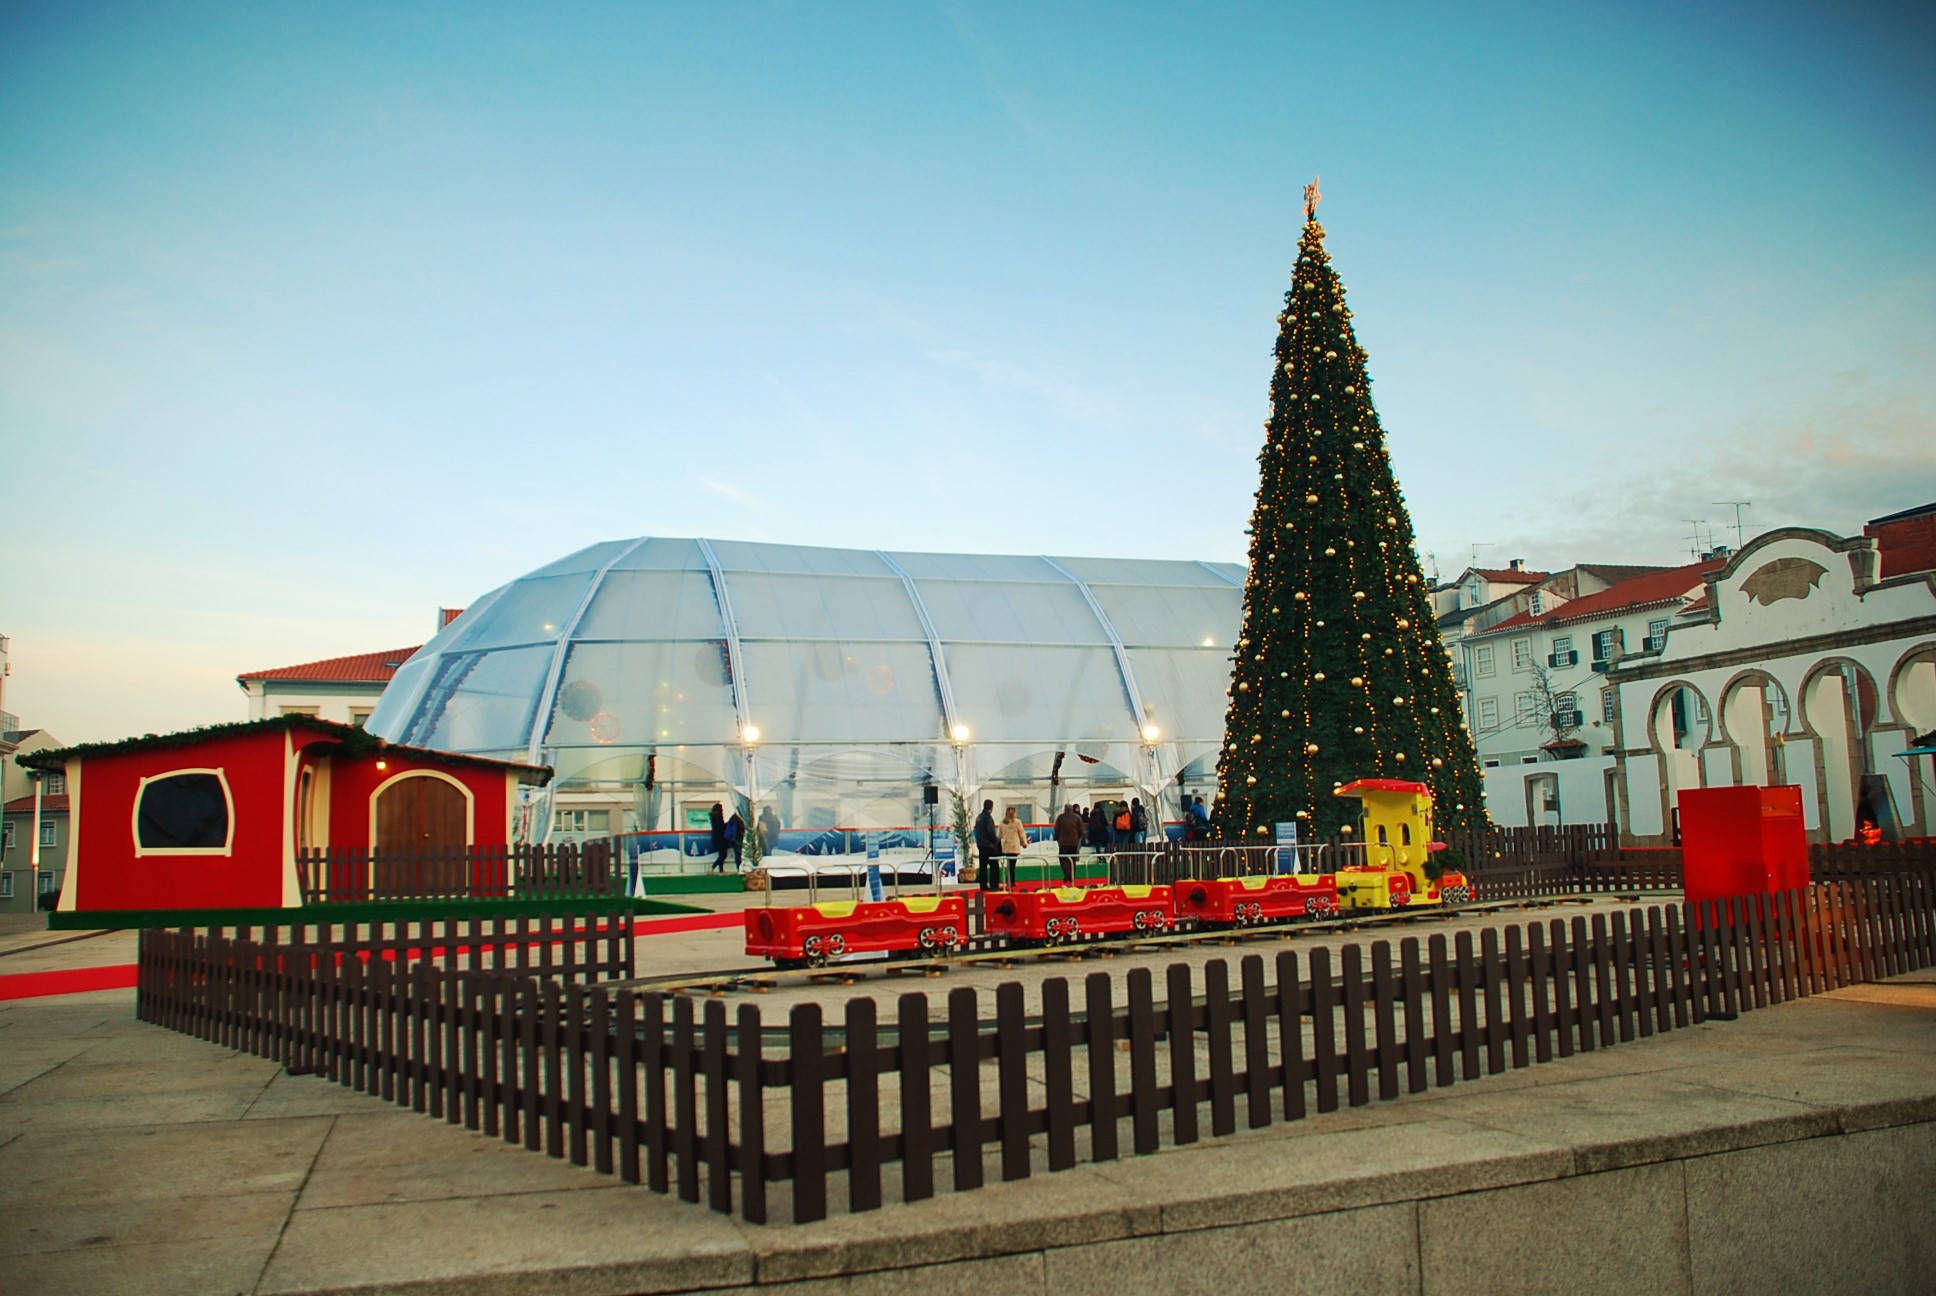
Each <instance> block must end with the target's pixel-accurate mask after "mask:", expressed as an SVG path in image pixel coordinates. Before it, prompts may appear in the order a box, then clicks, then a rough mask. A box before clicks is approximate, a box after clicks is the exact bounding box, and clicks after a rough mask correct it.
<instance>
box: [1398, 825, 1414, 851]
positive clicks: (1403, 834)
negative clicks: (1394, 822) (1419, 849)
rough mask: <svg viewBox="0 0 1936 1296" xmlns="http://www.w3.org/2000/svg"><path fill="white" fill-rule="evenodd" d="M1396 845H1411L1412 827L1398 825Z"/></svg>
mask: <svg viewBox="0 0 1936 1296" xmlns="http://www.w3.org/2000/svg"><path fill="white" fill-rule="evenodd" d="M1398 843H1399V845H1401V846H1410V845H1411V844H1412V826H1411V825H1410V824H1400V825H1398Z"/></svg>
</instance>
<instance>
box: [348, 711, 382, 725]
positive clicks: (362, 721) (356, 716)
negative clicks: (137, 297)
mask: <svg viewBox="0 0 1936 1296" xmlns="http://www.w3.org/2000/svg"><path fill="white" fill-rule="evenodd" d="M375 709H376V708H374V707H351V708H350V723H351V724H353V725H355V726H356V727H357V728H358V729H362V728H364V727H365V726H367V725H368V724H369V722H370V713H371V712H372V711H374V710H375Z"/></svg>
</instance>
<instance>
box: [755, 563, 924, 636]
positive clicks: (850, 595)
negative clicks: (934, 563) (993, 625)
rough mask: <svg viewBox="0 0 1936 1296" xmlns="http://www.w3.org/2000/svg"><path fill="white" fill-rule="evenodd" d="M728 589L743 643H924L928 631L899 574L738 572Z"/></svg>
mask: <svg viewBox="0 0 1936 1296" xmlns="http://www.w3.org/2000/svg"><path fill="white" fill-rule="evenodd" d="M726 590H727V594H728V595H729V597H730V598H731V601H732V607H733V622H734V624H735V625H736V626H738V628H739V634H740V637H741V638H742V639H840V640H848V641H856V640H862V639H920V638H923V637H924V635H925V633H926V632H925V631H924V630H923V629H922V628H921V619H920V618H919V617H918V616H916V615H915V611H914V604H913V603H912V602H910V601H909V599H908V593H907V586H906V585H905V584H904V583H903V582H902V581H901V580H900V578H899V577H896V576H877V577H872V578H868V577H860V576H814V577H801V576H796V575H775V574H771V573H767V572H749V571H736V572H733V573H731V574H730V575H728V576H727V578H726Z"/></svg>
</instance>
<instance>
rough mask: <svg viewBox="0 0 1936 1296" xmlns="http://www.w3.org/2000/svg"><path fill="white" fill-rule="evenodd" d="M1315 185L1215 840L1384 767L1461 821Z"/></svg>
mask: <svg viewBox="0 0 1936 1296" xmlns="http://www.w3.org/2000/svg"><path fill="white" fill-rule="evenodd" d="M1319 199H1320V195H1319V193H1318V187H1317V184H1316V183H1315V182H1313V183H1312V184H1311V186H1310V187H1309V188H1307V189H1306V191H1305V212H1304V215H1305V224H1304V232H1303V236H1302V238H1301V239H1300V241H1299V244H1298V258H1297V265H1296V268H1295V270H1294V271H1293V273H1292V283H1291V289H1290V291H1289V292H1288V293H1287V294H1286V295H1285V300H1284V309H1283V312H1282V313H1281V314H1280V315H1279V316H1278V318H1277V325H1278V334H1277V347H1276V355H1275V357H1274V360H1273V363H1272V365H1271V367H1270V370H1269V373H1270V397H1271V417H1270V420H1269V421H1268V422H1267V423H1266V424H1265V425H1264V426H1265V444H1264V448H1263V451H1262V453H1260V454H1259V456H1258V468H1259V481H1258V489H1257V494H1256V502H1255V506H1254V511H1253V513H1252V516H1251V520H1250V528H1249V535H1250V537H1251V541H1250V575H1249V579H1248V582H1247V584H1246V586H1245V590H1244V621H1243V630H1242V639H1241V640H1240V642H1239V645H1238V647H1239V652H1238V654H1237V660H1236V662H1235V666H1234V671H1233V681H1232V687H1231V689H1230V692H1229V694H1228V697H1229V699H1230V702H1229V710H1228V712H1227V714H1226V717H1225V738H1226V742H1225V745H1224V747H1223V749H1222V751H1221V753H1220V756H1219V762H1218V784H1219V787H1220V789H1221V790H1220V791H1219V792H1218V795H1217V800H1218V809H1217V812H1216V814H1215V821H1216V823H1218V824H1219V825H1220V829H1219V831H1220V833H1221V834H1222V835H1223V837H1224V838H1225V839H1226V840H1234V839H1237V838H1252V837H1254V836H1255V835H1256V834H1258V833H1268V831H1269V825H1271V824H1273V823H1277V822H1282V821H1285V820H1293V819H1294V820H1296V821H1298V822H1300V823H1302V824H1305V825H1306V831H1307V832H1309V833H1311V834H1313V835H1316V836H1331V835H1333V834H1337V833H1340V832H1345V831H1348V830H1349V828H1350V823H1351V820H1352V819H1353V818H1355V806H1354V805H1353V804H1351V803H1349V802H1347V801H1345V800H1341V799H1340V798H1337V797H1334V796H1332V795H1331V789H1333V788H1334V787H1336V786H1338V785H1339V784H1341V783H1343V782H1345V781H1347V780H1350V779H1355V778H1368V777H1385V778H1413V779H1422V780H1423V781H1425V782H1427V783H1429V784H1431V786H1432V790H1433V792H1434V794H1435V795H1436V797H1437V801H1438V823H1439V826H1440V827H1441V828H1442V829H1445V830H1453V831H1456V830H1459V829H1462V828H1471V827H1478V826H1481V825H1482V824H1483V821H1484V812H1483V810H1482V809H1481V808H1480V807H1481V806H1482V804H1483V796H1482V793H1481V789H1480V783H1479V769H1478V764H1479V763H1478V759H1477V757H1476V755H1475V753H1474V751H1473V747H1472V738H1471V735H1470V734H1469V733H1467V732H1466V728H1465V725H1464V724H1463V723H1462V722H1461V721H1460V718H1459V710H1458V706H1457V701H1456V695H1455V693H1454V691H1453V687H1452V677H1451V671H1450V669H1449V667H1448V664H1447V662H1446V657H1445V650H1444V648H1443V647H1442V646H1441V644H1440V643H1439V641H1438V638H1437V635H1436V634H1435V633H1434V629H1435V627H1434V621H1433V617H1432V610H1431V607H1430V604H1429V602H1428V599H1427V596H1426V592H1425V586H1424V581H1423V578H1422V576H1421V574H1420V572H1419V566H1418V558H1417V555H1416V553H1415V551H1414V549H1413V535H1412V526H1411V518H1410V515H1409V513H1408V512H1407V510H1406V509H1405V507H1404V505H1403V503H1402V500H1403V496H1402V495H1401V494H1400V492H1399V489H1398V482H1397V480H1396V479H1395V478H1394V476H1393V474H1392V467H1391V456H1390V454H1389V452H1388V449H1387V447H1386V444H1385V432H1384V428H1383V425H1382V424H1381V423H1380V422H1379V418H1378V412H1377V409H1376V408H1375V407H1374V405H1373V404H1372V399H1371V382H1370V378H1369V376H1368V374H1367V373H1366V368H1365V353H1364V350H1363V348H1361V347H1360V346H1359V345H1358V340H1357V336H1356V332H1355V330H1354V328H1353V325H1352V323H1351V312H1350V310H1349V309H1347V307H1346V304H1345V290H1344V286H1343V284H1341V283H1340V282H1339V281H1338V277H1337V274H1336V272H1335V271H1334V270H1333V269H1332V267H1331V263H1330V259H1329V257H1328V256H1327V255H1326V253H1325V248H1324V239H1325V232H1324V228H1323V226H1321V225H1319V224H1318V221H1317V214H1316V212H1317V204H1318V202H1319ZM1327 434H1329V435H1327ZM1253 644H1254V645H1255V646H1253ZM1347 681H1348V684H1349V686H1348V687H1347V686H1346V682H1347ZM1239 735H1242V736H1244V737H1246V738H1248V741H1241V740H1240V738H1239ZM1468 807H1470V809H1469V810H1468Z"/></svg>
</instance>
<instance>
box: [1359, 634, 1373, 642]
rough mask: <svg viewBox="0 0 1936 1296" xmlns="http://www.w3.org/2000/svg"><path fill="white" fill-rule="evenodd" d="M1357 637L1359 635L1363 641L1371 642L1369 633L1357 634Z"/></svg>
mask: <svg viewBox="0 0 1936 1296" xmlns="http://www.w3.org/2000/svg"><path fill="white" fill-rule="evenodd" d="M1358 637H1359V638H1360V639H1363V640H1364V641H1365V642H1366V643H1370V642H1371V636H1370V635H1369V634H1361V635H1359V636H1358Z"/></svg>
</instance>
